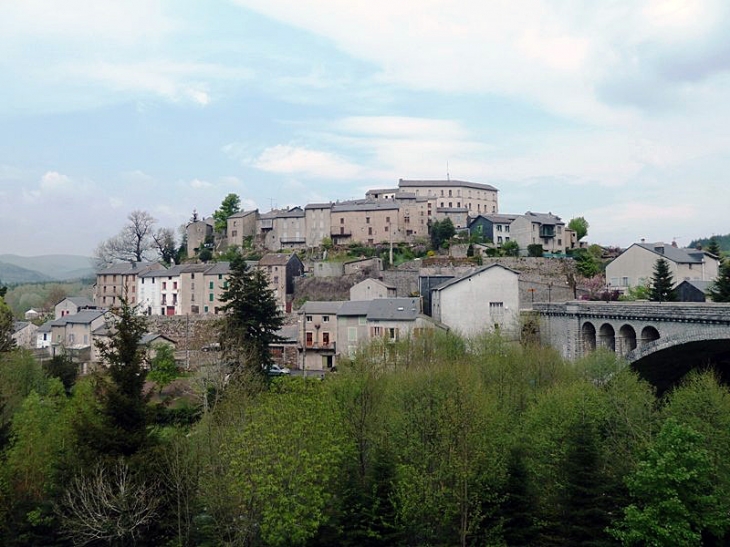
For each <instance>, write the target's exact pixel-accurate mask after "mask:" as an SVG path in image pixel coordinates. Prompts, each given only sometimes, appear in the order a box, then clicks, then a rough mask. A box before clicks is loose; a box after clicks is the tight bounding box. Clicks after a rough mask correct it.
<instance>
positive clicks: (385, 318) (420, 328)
mask: <svg viewBox="0 0 730 547" xmlns="http://www.w3.org/2000/svg"><path fill="white" fill-rule="evenodd" d="M366 321H367V327H368V338H369V340H374V339H378V338H382V339H385V340H386V341H389V342H396V341H398V340H401V339H403V338H408V337H410V336H420V335H422V334H423V333H424V332H425V331H426V330H428V329H434V328H438V329H442V330H446V326H445V325H443V324H439V323H438V322H435V321H434V320H433V319H432V318H431V317H428V316H426V315H423V313H422V312H421V300H420V298H417V297H409V298H377V299H375V300H371V301H370V305H369V306H368V314H367V317H366Z"/></svg>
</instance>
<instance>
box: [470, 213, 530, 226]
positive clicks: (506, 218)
mask: <svg viewBox="0 0 730 547" xmlns="http://www.w3.org/2000/svg"><path fill="white" fill-rule="evenodd" d="M518 216H520V215H508V214H497V213H492V214H488V215H477V216H476V217H475V218H474V220H476V219H478V218H479V217H482V218H484V219H486V220H488V221H490V222H493V223H495V224H510V223H511V222H512V221H514V220H515V219H516V218H517V217H518ZM472 222H473V221H472Z"/></svg>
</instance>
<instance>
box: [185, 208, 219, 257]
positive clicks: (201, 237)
mask: <svg viewBox="0 0 730 547" xmlns="http://www.w3.org/2000/svg"><path fill="white" fill-rule="evenodd" d="M214 232H215V220H214V219H213V217H208V218H201V217H199V216H198V213H197V212H196V211H193V218H192V219H191V220H190V222H188V224H187V225H186V226H185V235H186V239H187V247H188V258H193V257H194V256H195V255H196V254H197V253H198V252H199V251H200V250H201V249H203V248H205V247H206V246H207V247H208V248H210V249H212V248H213V246H214V243H213V234H214Z"/></svg>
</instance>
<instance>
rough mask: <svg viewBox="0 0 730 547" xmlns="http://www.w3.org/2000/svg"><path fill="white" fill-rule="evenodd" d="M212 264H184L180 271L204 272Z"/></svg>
mask: <svg viewBox="0 0 730 547" xmlns="http://www.w3.org/2000/svg"><path fill="white" fill-rule="evenodd" d="M208 268H210V264H183V265H182V269H181V270H180V273H184V274H186V273H204V272H205V270H207V269H208Z"/></svg>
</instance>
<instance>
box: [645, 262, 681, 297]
mask: <svg viewBox="0 0 730 547" xmlns="http://www.w3.org/2000/svg"><path fill="white" fill-rule="evenodd" d="M649 300H651V301H652V302H676V301H677V291H676V290H675V289H674V277H673V276H672V273H671V272H670V271H669V263H668V262H667V261H666V260H664V259H663V258H658V259H657V261H656V262H655V263H654V274H653V275H652V278H651V285H650V288H649Z"/></svg>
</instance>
